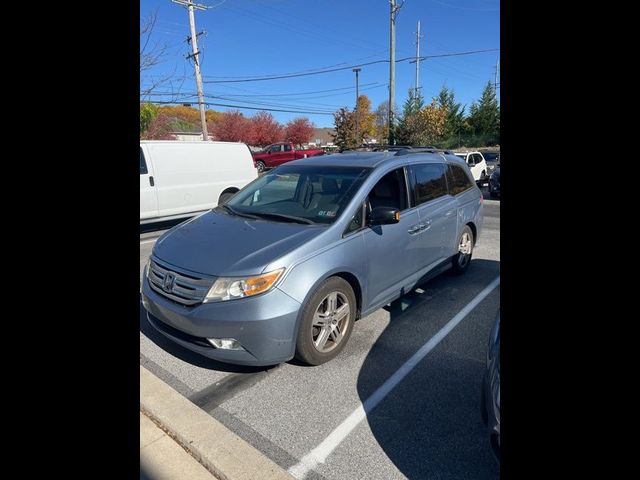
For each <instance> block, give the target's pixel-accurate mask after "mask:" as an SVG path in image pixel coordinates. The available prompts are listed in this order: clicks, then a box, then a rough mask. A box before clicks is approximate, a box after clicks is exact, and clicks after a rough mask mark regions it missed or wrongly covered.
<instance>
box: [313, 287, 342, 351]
mask: <svg viewBox="0 0 640 480" xmlns="http://www.w3.org/2000/svg"><path fill="white" fill-rule="evenodd" d="M350 321H351V308H350V306H349V301H348V300H347V297H346V296H345V295H344V294H342V293H340V292H331V293H330V294H329V295H327V296H326V297H324V298H323V299H322V301H321V302H320V304H319V305H318V307H317V308H316V311H315V313H314V315H313V321H312V323H311V338H312V341H313V346H314V347H315V349H316V350H317V351H319V352H320V353H327V352H330V351H331V350H333V349H335V348H336V347H337V346H338V345H340V343H341V342H342V339H343V338H344V332H346V330H347V328H348V326H349V322H350Z"/></svg>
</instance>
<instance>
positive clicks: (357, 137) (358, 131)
mask: <svg viewBox="0 0 640 480" xmlns="http://www.w3.org/2000/svg"><path fill="white" fill-rule="evenodd" d="M360 70H362V69H361V68H354V69H353V70H352V71H354V72H356V108H355V114H356V140H357V141H358V146H360V144H361V143H362V142H361V141H360V121H359V118H358V98H360V93H359V90H358V72H359V71H360Z"/></svg>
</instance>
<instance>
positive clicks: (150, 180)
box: [149, 175, 155, 187]
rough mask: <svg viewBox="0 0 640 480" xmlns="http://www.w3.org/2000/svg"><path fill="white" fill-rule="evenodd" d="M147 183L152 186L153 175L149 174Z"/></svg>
mask: <svg viewBox="0 0 640 480" xmlns="http://www.w3.org/2000/svg"><path fill="white" fill-rule="evenodd" d="M149 185H151V186H152V187H153V186H154V185H155V183H154V181H153V177H152V176H151V175H149Z"/></svg>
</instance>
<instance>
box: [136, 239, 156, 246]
mask: <svg viewBox="0 0 640 480" xmlns="http://www.w3.org/2000/svg"><path fill="white" fill-rule="evenodd" d="M156 240H158V239H157V238H153V239H151V240H143V241H141V242H140V245H142V244H143V243H153V242H155V241H156Z"/></svg>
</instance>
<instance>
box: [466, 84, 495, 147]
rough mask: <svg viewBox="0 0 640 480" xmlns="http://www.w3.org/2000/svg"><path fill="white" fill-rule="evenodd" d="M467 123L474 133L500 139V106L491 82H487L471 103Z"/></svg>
mask: <svg viewBox="0 0 640 480" xmlns="http://www.w3.org/2000/svg"><path fill="white" fill-rule="evenodd" d="M469 125H470V126H471V129H472V130H473V133H474V134H476V135H481V136H484V137H487V138H491V139H494V140H495V141H498V142H499V141H500V107H499V106H498V99H497V98H496V92H495V89H494V88H493V84H492V83H491V82H487V85H486V86H485V87H484V90H483V91H482V96H481V97H480V100H478V102H477V103H476V102H473V103H472V104H471V110H470V115H469Z"/></svg>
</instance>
